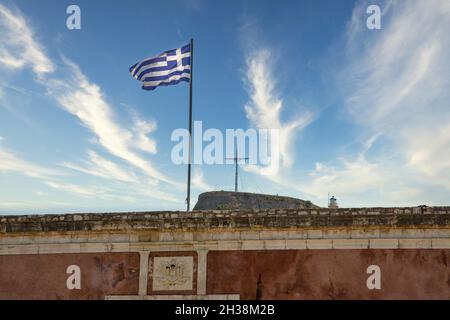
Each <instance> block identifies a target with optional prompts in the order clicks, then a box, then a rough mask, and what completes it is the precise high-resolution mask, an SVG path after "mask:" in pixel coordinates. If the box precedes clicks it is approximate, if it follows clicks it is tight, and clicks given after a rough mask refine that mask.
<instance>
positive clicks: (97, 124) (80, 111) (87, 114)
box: [47, 58, 177, 185]
mask: <svg viewBox="0 0 450 320" xmlns="http://www.w3.org/2000/svg"><path fill="white" fill-rule="evenodd" d="M63 61H64V63H65V65H66V67H67V70H68V73H69V74H68V76H67V78H64V80H62V79H59V78H57V79H50V80H48V81H47V90H48V94H49V95H50V96H51V97H54V98H55V99H56V101H57V102H58V103H59V104H60V105H61V106H62V107H63V109H64V110H66V111H67V112H69V113H71V114H73V115H74V116H76V117H77V118H78V119H79V120H80V121H81V123H82V124H83V125H84V126H85V127H86V128H88V129H89V130H91V131H92V133H94V135H95V137H96V140H97V143H98V144H99V145H101V146H102V147H104V148H105V149H106V150H107V151H108V152H109V153H111V154H112V155H114V156H116V157H118V158H121V159H123V160H125V161H128V162H129V163H130V164H131V165H133V166H135V167H137V168H139V169H141V170H142V171H143V172H144V173H145V174H146V175H147V176H148V178H149V179H154V180H156V181H162V182H165V183H168V184H172V185H176V184H177V183H176V182H174V181H173V180H171V179H169V178H168V177H167V176H166V175H164V174H163V173H161V172H160V171H159V170H157V169H156V168H155V167H154V166H153V165H152V164H151V163H150V162H149V161H147V160H145V159H144V158H143V157H142V156H140V155H139V154H138V153H137V152H136V151H134V150H133V149H137V150H142V151H147V152H153V153H154V152H156V147H155V145H154V142H153V141H152V140H150V139H149V138H148V137H146V136H145V134H144V133H145V132H150V131H151V130H149V129H152V130H153V128H154V126H152V127H151V128H150V126H149V124H148V122H145V121H143V120H142V121H141V122H140V123H138V125H139V126H138V127H137V129H136V130H137V136H135V135H134V134H133V132H132V131H130V130H128V129H126V128H124V127H123V126H121V125H120V124H119V123H118V122H117V121H116V119H115V114H114V111H113V109H112V107H111V106H110V104H109V103H108V102H107V101H106V99H105V97H104V94H103V92H102V90H101V89H100V87H99V86H97V85H96V84H94V83H91V82H89V80H88V79H87V78H86V76H85V75H84V74H83V73H82V72H81V70H80V68H79V67H78V66H77V65H76V64H74V63H73V62H72V61H70V60H68V59H66V58H63ZM143 136H145V137H143ZM135 138H137V139H135Z"/></svg>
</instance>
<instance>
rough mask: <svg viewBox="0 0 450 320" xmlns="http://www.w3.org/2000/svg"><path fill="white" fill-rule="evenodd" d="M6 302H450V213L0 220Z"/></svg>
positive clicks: (0, 279) (0, 277) (0, 294)
mask: <svg viewBox="0 0 450 320" xmlns="http://www.w3.org/2000/svg"><path fill="white" fill-rule="evenodd" d="M374 266H375V267H374ZM374 268H375V269H376V268H378V270H375V269H374ZM377 281H379V283H377ZM378 287H379V288H378ZM0 298H1V299H105V298H106V299H124V298H129V299H161V298H170V299H216V298H221V299H419V298H421V299H449V298H450V208H449V207H424V208H420V207H419V208H362V209H334V210H329V209H301V210H295V209H292V210H291V209H290V210H261V211H258V210H253V211H251V210H241V211H194V212H189V213H186V212H148V213H118V214H116V213H114V214H112V213H111V214H109V213H105V214H75V215H48V216H7V217H0Z"/></svg>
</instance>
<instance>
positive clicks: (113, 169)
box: [62, 150, 137, 182]
mask: <svg viewBox="0 0 450 320" xmlns="http://www.w3.org/2000/svg"><path fill="white" fill-rule="evenodd" d="M88 155H89V162H87V163H86V165H85V166H80V165H76V164H73V163H69V162H64V163H62V166H64V167H66V168H69V169H73V170H77V171H80V172H83V173H86V174H90V175H93V176H97V177H101V178H105V179H114V180H119V181H124V182H136V181H137V178H136V175H135V174H134V173H133V172H130V171H125V170H123V169H122V168H121V167H120V166H118V165H117V164H116V163H114V162H112V161H109V160H107V159H105V158H103V157H101V156H100V155H98V154H97V153H96V152H94V151H92V150H89V151H88Z"/></svg>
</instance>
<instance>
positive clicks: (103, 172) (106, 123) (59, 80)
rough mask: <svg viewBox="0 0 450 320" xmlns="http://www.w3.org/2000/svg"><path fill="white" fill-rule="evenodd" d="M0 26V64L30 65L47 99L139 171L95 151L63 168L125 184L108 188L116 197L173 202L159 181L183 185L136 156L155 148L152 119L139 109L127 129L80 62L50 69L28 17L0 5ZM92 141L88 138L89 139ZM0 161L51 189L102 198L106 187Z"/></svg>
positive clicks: (65, 61) (12, 66)
mask: <svg viewBox="0 0 450 320" xmlns="http://www.w3.org/2000/svg"><path fill="white" fill-rule="evenodd" d="M0 30H1V32H0V66H3V67H5V68H7V69H10V70H18V69H21V68H31V69H32V70H33V72H34V73H35V75H36V76H37V77H36V78H35V81H37V82H38V83H39V84H41V85H42V86H44V88H46V90H47V96H48V97H50V98H52V99H55V100H56V101H57V102H58V103H59V104H60V106H61V107H62V108H63V109H64V110H65V111H67V112H69V113H71V114H73V115H74V116H76V117H77V118H78V119H79V120H80V122H81V124H82V125H83V126H84V127H86V128H87V129H89V130H90V131H91V132H92V133H93V134H94V137H95V139H94V141H95V143H97V144H99V145H100V146H102V147H103V148H105V150H107V151H108V152H109V153H110V154H111V155H113V156H115V157H118V158H120V159H122V160H124V161H125V163H128V164H129V165H131V166H132V167H134V168H138V169H139V170H140V175H136V174H135V173H134V171H132V170H131V169H130V168H128V167H123V166H122V165H119V162H113V161H112V160H111V159H109V160H107V159H105V158H103V157H100V156H99V155H98V154H97V153H95V152H93V151H90V152H89V153H88V157H89V161H87V162H85V163H84V164H83V165H79V164H75V163H72V162H67V161H66V162H64V163H63V166H65V167H66V168H70V169H74V170H77V171H80V172H83V173H86V174H90V175H93V176H97V177H101V178H109V179H113V180H117V181H118V182H119V183H127V188H125V187H124V185H123V186H121V185H119V188H118V189H117V190H116V189H114V190H113V189H111V190H110V191H111V192H112V193H114V192H116V191H117V194H116V195H115V197H116V198H119V197H122V198H123V199H124V200H126V201H131V199H132V197H131V196H129V195H127V194H130V192H133V194H142V195H145V196H146V197H151V198H157V199H163V200H168V201H176V198H175V197H174V196H173V195H170V194H168V193H166V192H164V191H162V189H164V186H161V185H160V184H159V183H160V182H164V183H166V184H167V185H169V187H171V188H172V189H173V187H174V186H175V187H177V188H181V187H182V186H181V185H180V184H178V183H177V182H175V181H173V180H172V179H170V178H168V177H167V176H166V175H165V174H163V173H162V172H161V171H160V170H158V169H157V168H156V167H155V166H154V165H153V164H152V163H151V162H150V161H149V160H148V159H146V158H145V157H144V156H142V155H141V154H140V152H142V151H143V152H147V153H150V154H155V153H156V152H157V148H156V141H155V140H154V139H153V138H152V137H150V136H149V134H150V133H152V132H153V131H154V130H156V121H154V120H146V119H142V118H141V117H139V116H138V115H137V113H133V114H132V120H133V121H132V125H131V126H130V129H127V127H125V125H123V124H121V123H120V122H119V119H117V116H116V114H115V112H114V109H113V107H112V106H111V105H110V104H109V103H108V102H107V101H106V98H105V95H104V93H103V92H102V90H101V88H100V87H99V86H98V85H97V84H95V83H92V82H90V81H89V80H88V78H87V77H86V76H85V75H84V74H83V72H82V71H81V70H80V68H79V67H78V65H76V64H75V63H73V62H72V61H70V60H69V59H66V58H65V57H62V61H63V64H62V65H61V66H60V68H59V71H60V72H59V73H58V74H57V73H56V72H54V71H55V70H56V68H55V65H54V63H53V62H52V61H51V60H50V58H49V57H48V56H47V54H46V53H45V51H44V49H43V47H42V46H41V45H40V43H39V42H38V41H37V40H36V36H35V34H34V32H33V30H32V28H31V25H30V23H29V21H27V19H26V17H24V16H23V15H22V13H21V12H20V11H19V10H15V11H14V12H13V11H12V10H10V9H8V8H6V7H5V6H3V5H0ZM8 87H9V88H11V89H13V90H14V91H15V92H16V93H19V94H23V95H25V94H27V95H28V94H29V93H30V92H24V91H23V90H18V89H21V88H18V89H17V87H11V86H9V85H8ZM3 95H4V92H3V91H0V97H1V98H2V100H3V101H7V100H5V97H3ZM12 109H14V108H12ZM90 141H91V142H92V139H91V140H90ZM1 161H2V167H3V168H7V169H8V170H14V171H20V170H21V171H23V172H24V173H25V174H27V175H32V176H34V177H36V178H41V179H45V180H46V184H47V185H48V186H51V187H53V188H55V189H56V188H57V189H61V190H65V191H67V192H71V193H74V194H79V195H85V196H88V195H89V194H102V196H103V197H105V196H106V192H103V191H104V188H100V189H98V188H94V187H85V186H79V185H76V184H73V183H69V182H68V181H67V180H66V181H64V182H61V181H54V180H51V179H50V176H49V175H47V174H45V173H47V171H45V170H42V168H40V167H39V166H36V165H33V164H31V163H25V162H20V161H18V162H17V163H14V160H11V159H10V158H4V159H2V160H1ZM38 169H41V170H38ZM4 170H5V169H4ZM114 183H115V182H114ZM167 185H165V186H166V187H167ZM116 187H117V185H114V188H116ZM122 187H123V188H122ZM140 189H143V190H144V191H141V190H140ZM157 189H158V190H157ZM172 191H173V190H172ZM102 192H103V193H102ZM120 194H121V195H120Z"/></svg>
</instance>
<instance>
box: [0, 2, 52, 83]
mask: <svg viewBox="0 0 450 320" xmlns="http://www.w3.org/2000/svg"><path fill="white" fill-rule="evenodd" d="M0 29H2V32H1V33H0V66H4V67H6V68H9V69H13V70H14V69H21V68H24V67H26V66H30V67H31V68H32V69H33V71H34V72H35V73H36V74H37V75H41V74H45V73H49V72H53V71H54V70H55V65H54V64H53V62H52V61H51V60H50V59H49V58H48V57H47V55H46V54H45V52H44V49H43V48H42V46H41V45H40V44H39V43H38V42H37V41H35V39H34V38H35V35H34V33H33V30H32V29H31V28H30V26H29V23H27V20H26V18H25V17H24V16H23V15H22V14H21V12H20V11H19V10H17V9H16V10H15V12H13V11H12V10H10V9H9V8H7V7H6V6H4V5H2V4H0Z"/></svg>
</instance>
